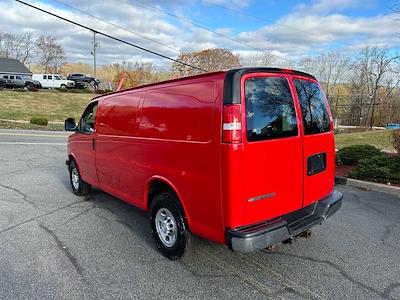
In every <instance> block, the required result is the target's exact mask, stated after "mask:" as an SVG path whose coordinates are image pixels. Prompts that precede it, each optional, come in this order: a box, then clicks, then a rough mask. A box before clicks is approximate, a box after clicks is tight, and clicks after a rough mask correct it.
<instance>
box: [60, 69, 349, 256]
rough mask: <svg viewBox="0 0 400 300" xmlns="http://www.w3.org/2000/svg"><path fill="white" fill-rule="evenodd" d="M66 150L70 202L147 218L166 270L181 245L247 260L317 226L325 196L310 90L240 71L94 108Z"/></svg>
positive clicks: (307, 79) (318, 97) (295, 81)
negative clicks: (107, 203) (125, 208)
mask: <svg viewBox="0 0 400 300" xmlns="http://www.w3.org/2000/svg"><path fill="white" fill-rule="evenodd" d="M65 128H66V130H71V131H75V133H74V134H72V135H71V136H70V137H69V140H68V159H67V164H68V166H69V172H70V179H71V184H72V189H73V191H74V192H75V193H76V194H78V195H83V194H86V193H88V192H89V191H90V186H95V187H97V188H99V189H101V190H103V191H105V192H107V193H109V194H111V195H114V196H115V197H118V198H120V199H122V200H124V201H126V202H128V203H130V204H133V205H135V206H137V207H139V208H141V209H144V210H146V211H148V212H149V215H150V224H151V228H152V232H153V235H154V239H155V242H156V245H157V247H158V248H159V249H160V251H161V252H162V253H163V254H164V255H165V256H166V257H168V258H170V259H177V258H179V257H181V256H182V255H183V254H184V253H185V252H186V250H187V249H188V247H189V245H190V241H191V234H195V235H199V236H201V237H204V238H207V239H210V240H213V241H215V242H217V243H222V244H226V245H227V246H228V247H229V249H231V250H234V251H240V252H250V251H254V250H257V249H262V248H265V247H267V246H270V245H272V244H276V243H280V242H282V241H285V240H288V239H290V238H292V237H294V236H296V235H297V234H299V233H301V232H303V231H305V230H307V229H309V228H311V227H312V226H314V225H317V224H320V223H321V222H322V221H324V220H325V219H326V218H328V217H330V216H331V215H333V214H334V213H335V212H336V211H337V210H338V209H339V208H340V206H341V202H342V197H343V196H342V194H341V193H339V192H337V191H335V190H334V168H335V147H334V136H333V126H332V118H331V115H330V111H329V107H328V104H327V101H326V99H325V96H324V94H323V92H322V91H321V87H320V85H319V84H318V82H317V80H316V79H315V78H314V77H313V76H311V75H308V74H305V73H302V72H298V71H293V70H285V69H276V68H239V69H233V70H229V71H221V72H215V73H209V74H202V75H197V76H191V77H186V78H181V79H176V80H170V81H165V82H161V83H156V84H150V85H147V86H143V87H139V88H133V89H128V90H125V91H121V92H115V93H112V94H108V95H104V96H99V97H96V98H94V99H93V100H92V101H91V102H90V104H89V105H88V107H87V108H86V110H85V111H84V113H83V115H82V118H81V120H80V121H79V123H78V124H77V125H75V121H74V120H73V119H67V120H66V122H65Z"/></svg>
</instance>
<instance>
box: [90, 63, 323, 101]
mask: <svg viewBox="0 0 400 300" xmlns="http://www.w3.org/2000/svg"><path fill="white" fill-rule="evenodd" d="M223 73H226V77H225V81H226V83H227V84H225V90H224V103H225V104H227V103H228V102H226V101H225V99H227V98H228V97H230V98H232V96H233V94H236V93H235V92H234V91H233V90H232V86H233V84H232V83H233V82H234V81H236V80H238V79H239V80H240V77H242V75H244V74H248V73H283V74H294V75H299V76H305V77H309V78H312V79H314V80H317V79H316V78H315V77H314V76H312V75H310V74H308V73H304V72H301V71H296V70H291V69H281V68H269V67H238V68H233V69H229V70H223V71H215V72H208V73H201V74H197V75H190V76H184V77H179V78H175V79H169V80H164V81H160V82H155V83H150V84H145V85H141V86H137V87H132V88H127V89H124V90H120V91H115V92H111V93H107V94H105V95H113V94H119V93H122V92H126V91H131V90H136V89H140V88H143V87H149V86H156V85H159V84H165V83H172V82H177V81H181V80H187V79H193V78H201V77H207V76H212V75H216V74H223ZM227 81H228V82H227ZM232 92H233V93H232ZM103 96H104V95H99V96H96V97H94V98H93V100H94V99H97V98H100V97H103ZM229 103H240V100H239V102H236V101H233V102H232V100H231V101H229Z"/></svg>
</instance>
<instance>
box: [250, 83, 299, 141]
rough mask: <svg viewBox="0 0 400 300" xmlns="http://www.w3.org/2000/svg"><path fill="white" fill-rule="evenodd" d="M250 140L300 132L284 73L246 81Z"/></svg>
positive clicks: (267, 138) (275, 137) (274, 137)
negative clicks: (281, 75) (279, 75)
mask: <svg viewBox="0 0 400 300" xmlns="http://www.w3.org/2000/svg"><path fill="white" fill-rule="evenodd" d="M245 93H246V121H247V122H246V130H247V140H248V141H249V142H250V141H260V140H269V139H277V138H283V137H289V136H296V135H297V120H296V112H295V109H294V104H293V98H292V94H291V92H290V88H289V84H288V82H287V80H286V79H285V78H283V77H254V78H250V79H248V80H246V82H245Z"/></svg>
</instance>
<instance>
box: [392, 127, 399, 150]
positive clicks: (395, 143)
mask: <svg viewBox="0 0 400 300" xmlns="http://www.w3.org/2000/svg"><path fill="white" fill-rule="evenodd" d="M393 148H394V149H396V151H397V153H398V154H400V129H396V130H393Z"/></svg>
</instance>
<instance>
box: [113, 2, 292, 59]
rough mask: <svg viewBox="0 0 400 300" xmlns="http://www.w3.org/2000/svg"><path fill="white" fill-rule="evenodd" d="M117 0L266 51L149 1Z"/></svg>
mask: <svg viewBox="0 0 400 300" xmlns="http://www.w3.org/2000/svg"><path fill="white" fill-rule="evenodd" d="M117 1H118V2H122V3H125V4H128V5H133V6H137V7H140V8H144V9H151V10H153V11H158V12H161V13H162V14H166V15H169V16H171V17H174V18H176V19H179V20H182V21H184V22H186V23H189V24H192V25H194V26H196V27H199V28H201V29H203V30H206V31H208V32H211V33H213V34H215V35H218V36H220V37H223V38H225V39H228V40H230V41H233V42H235V43H238V44H241V45H243V46H246V47H248V48H250V49H253V50H256V51H258V52H264V51H266V50H262V49H259V48H256V47H253V46H251V45H249V44H247V43H244V42H242V41H238V40H236V39H234V38H232V37H230V36H228V35H226V34H222V33H220V32H217V31H214V30H211V29H210V28H208V27H206V26H204V25H202V24H201V23H199V22H196V21H193V20H191V19H188V18H186V17H182V16H179V15H176V14H174V13H172V12H170V11H167V10H165V9H162V8H159V7H156V6H153V5H151V4H149V3H147V2H146V1H141V0H133V1H135V2H139V3H142V4H143V5H144V6H141V5H138V4H134V3H132V1H129V0H117ZM208 26H211V25H209V24H208ZM270 55H272V56H275V57H278V58H280V59H283V60H287V61H292V60H291V59H289V58H287V57H284V56H281V55H277V54H273V53H270Z"/></svg>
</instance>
